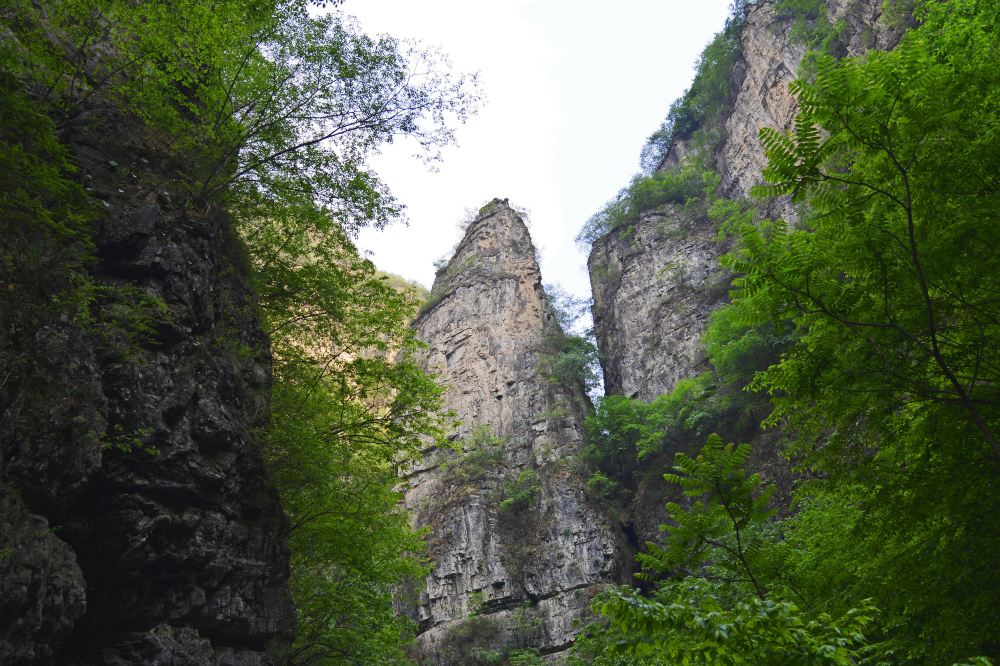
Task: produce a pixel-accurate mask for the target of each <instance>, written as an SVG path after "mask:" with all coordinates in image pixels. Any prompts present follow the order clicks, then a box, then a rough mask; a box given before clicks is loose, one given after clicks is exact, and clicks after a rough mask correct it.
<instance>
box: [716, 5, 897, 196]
mask: <svg viewBox="0 0 1000 666" xmlns="http://www.w3.org/2000/svg"><path fill="white" fill-rule="evenodd" d="M885 6H886V3H884V2H883V1H882V0H827V2H826V8H827V9H826V19H825V20H827V21H828V22H829V23H830V24H831V25H832V26H834V29H835V30H837V31H838V37H837V38H836V44H835V49H834V50H835V55H837V56H857V55H861V54H863V53H865V52H867V51H870V50H872V49H879V50H887V49H890V48H892V47H893V46H894V45H895V44H896V43H897V42H898V41H899V38H900V36H901V34H902V30H903V29H904V28H905V26H906V22H905V21H903V20H902V19H897V18H895V17H894V16H893V15H892V12H890V15H889V16H883V14H884V7H885ZM820 20H823V19H820ZM793 29H794V22H793V21H791V20H789V19H788V18H785V17H780V16H778V15H777V12H776V10H775V7H774V4H773V3H771V2H758V3H754V4H751V5H749V6H748V8H747V14H746V23H745V24H744V27H743V30H742V32H741V33H740V43H741V44H740V48H741V56H740V58H739V60H738V61H737V63H736V67H735V70H734V72H733V82H734V85H735V87H736V93H735V98H734V101H733V104H732V111H731V113H730V115H729V117H728V118H727V119H726V122H725V140H724V141H723V143H722V146H721V148H720V149H719V151H718V152H717V153H716V168H717V170H718V172H719V174H720V175H721V176H722V184H723V192H724V193H725V194H726V195H727V196H730V197H733V198H740V197H745V196H747V195H748V194H749V193H750V188H751V187H753V186H754V185H755V184H757V183H758V182H760V176H761V171H762V170H763V169H764V167H765V166H766V164H767V158H766V157H765V156H764V148H763V146H762V145H761V143H760V140H759V139H758V133H759V132H760V130H761V129H762V128H764V127H774V128H776V129H780V130H790V129H791V128H792V127H793V125H794V120H795V114H796V111H797V107H796V103H795V98H794V97H793V96H792V94H791V93H790V92H789V90H788V86H789V84H790V83H791V82H792V81H794V80H795V78H796V76H797V75H798V72H799V66H800V65H801V64H802V59H803V56H805V54H806V52H807V50H808V49H807V47H806V46H805V44H803V43H801V41H800V40H799V39H797V38H796V36H795V35H794V34H793ZM778 212H779V213H780V214H784V215H790V214H794V213H793V211H792V209H791V208H790V207H789V206H788V205H787V204H784V205H782V206H781V207H780V210H779V211H778Z"/></svg>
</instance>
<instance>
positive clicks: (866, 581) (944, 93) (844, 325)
mask: <svg viewBox="0 0 1000 666" xmlns="http://www.w3.org/2000/svg"><path fill="white" fill-rule="evenodd" d="M919 18H920V19H921V20H922V21H923V24H922V25H921V26H920V27H919V28H918V29H915V30H914V31H912V32H911V33H909V34H908V35H907V36H906V37H905V38H904V40H903V41H902V43H901V44H900V46H899V47H897V48H896V49H895V50H894V51H892V52H890V53H872V54H870V55H869V56H867V57H866V58H864V59H844V60H841V61H835V60H833V59H831V58H825V57H821V58H819V59H818V60H817V72H816V77H815V81H814V82H812V83H807V82H804V81H799V82H797V83H796V84H795V86H794V87H793V90H794V92H795V93H796V95H797V96H798V99H799V104H800V109H801V111H800V113H799V115H798V117H797V120H796V127H795V130H794V132H792V133H791V134H789V135H783V134H780V133H778V132H775V131H773V130H764V131H763V132H762V135H761V136H762V140H763V142H764V145H765V147H766V148H767V151H768V157H769V160H770V161H769V166H768V168H767V170H766V171H765V177H766V178H767V180H768V183H767V184H766V185H764V186H762V187H760V188H759V189H758V193H759V194H762V195H767V196H770V195H782V194H784V195H790V196H791V197H792V198H793V200H794V201H797V202H800V203H801V204H802V206H803V211H804V213H803V216H802V219H801V221H800V222H799V223H797V224H796V225H795V226H794V227H790V226H789V225H788V224H786V223H784V222H780V221H778V222H763V223H761V224H758V225H747V226H744V228H743V231H742V233H741V235H740V239H739V248H738V249H737V250H736V251H735V252H734V253H732V254H731V255H730V256H729V258H728V259H727V263H728V265H729V266H730V267H731V268H733V269H734V270H736V271H738V272H740V273H743V274H744V276H743V277H741V278H739V279H738V280H737V281H736V282H735V283H734V284H735V285H736V287H737V288H736V290H735V292H734V305H733V308H734V316H735V317H737V318H739V319H740V320H741V321H744V322H745V323H748V324H753V323H756V322H762V321H766V320H772V321H775V322H777V325H778V326H779V327H781V328H783V329H785V330H787V331H789V335H790V337H791V339H792V340H793V345H792V347H791V348H790V349H789V350H788V351H786V352H785V354H784V355H783V356H782V358H781V360H780V361H779V362H777V363H775V364H774V365H772V366H771V367H770V368H769V369H767V370H766V371H765V372H763V373H761V374H759V375H758V377H757V378H756V380H755V381H754V384H753V386H754V387H755V388H756V389H758V390H762V391H765V392H767V393H768V394H769V395H770V396H771V400H772V402H773V404H774V405H775V411H774V412H773V414H772V416H771V417H770V420H769V422H770V423H771V424H772V425H782V426H783V427H785V429H786V431H788V432H791V433H794V434H795V437H796V443H795V446H794V448H793V449H792V452H793V453H795V454H798V455H801V456H802V457H803V461H804V463H805V464H806V465H808V466H809V467H811V468H813V469H815V470H817V471H819V472H821V473H822V477H821V480H819V481H817V482H815V483H810V484H807V485H806V486H805V487H804V488H803V489H802V491H801V492H800V496H801V501H802V502H803V507H804V508H803V511H802V513H801V514H800V516H799V518H798V524H797V526H796V527H795V528H794V529H793V530H791V531H790V532H789V535H788V538H789V540H790V541H793V542H795V543H798V544H800V545H801V546H802V547H803V550H802V552H801V554H800V555H801V556H800V557H799V558H797V559H798V561H800V562H802V563H805V562H813V563H819V564H821V563H822V562H824V561H826V562H829V563H838V564H840V565H842V568H841V569H840V570H836V566H830V567H829V568H827V567H823V566H821V568H820V569H819V570H818V571H819V572H820V573H817V574H816V575H815V576H810V575H808V573H807V572H806V571H805V569H806V567H805V566H804V564H803V566H802V568H801V569H800V573H802V574H803V580H805V581H809V584H808V585H807V587H810V588H811V589H812V591H806V592H805V593H806V594H807V595H810V596H814V599H815V600H818V602H819V603H825V604H827V605H828V607H829V608H841V609H843V608H844V607H845V606H846V604H848V603H850V602H849V601H848V599H849V598H858V597H861V596H865V597H873V598H874V599H875V603H876V604H877V605H878V606H879V608H880V609H881V610H882V611H883V614H884V624H883V630H884V632H885V635H886V636H888V637H891V640H892V641H893V645H894V647H893V648H892V650H893V654H894V655H895V658H897V659H899V660H902V661H909V662H913V663H948V662H949V661H951V660H956V659H961V658H964V657H966V656H967V655H968V654H969V653H970V652H974V651H981V652H984V653H986V654H988V655H990V656H995V655H996V651H997V645H996V643H995V627H996V626H998V624H1000V616H998V614H997V608H996V604H995V590H996V589H997V588H998V587H1000V579H998V571H1000V566H998V560H997V557H996V553H997V552H1000V550H998V547H1000V529H998V528H997V524H996V521H994V520H991V519H990V518H989V516H994V515H996V512H997V510H998V509H1000V505H998V500H997V498H998V497H1000V473H998V472H1000V446H998V439H997V437H998V435H997V433H998V427H1000V365H998V364H997V355H996V350H997V349H998V348H1000V344H998V343H1000V325H998V324H1000V300H998V298H997V297H998V291H997V288H996V282H995V280H992V279H990V278H989V276H992V275H994V274H996V271H997V269H998V268H1000V266H998V262H1000V259H998V255H997V253H996V251H995V247H994V243H993V240H992V239H994V238H995V237H996V235H997V232H998V230H1000V188H998V183H997V174H998V173H1000V140H998V137H1000V112H998V109H1000V104H998V102H1000V72H998V71H997V68H996V67H995V64H994V58H993V53H994V51H995V46H994V45H995V44H996V43H997V40H998V38H1000V10H998V9H997V7H996V6H994V5H993V4H989V3H979V2H973V1H970V0H956V1H954V2H949V3H940V4H939V3H928V4H927V5H926V6H925V7H924V8H923V10H922V12H921V13H920V14H919ZM824 572H828V573H829V576H830V577H831V579H832V580H836V581H838V583H837V584H836V585H834V586H830V585H828V584H826V583H824V582H823V581H822V580H819V578H822V577H823V576H824V575H827V574H826V573H824Z"/></svg>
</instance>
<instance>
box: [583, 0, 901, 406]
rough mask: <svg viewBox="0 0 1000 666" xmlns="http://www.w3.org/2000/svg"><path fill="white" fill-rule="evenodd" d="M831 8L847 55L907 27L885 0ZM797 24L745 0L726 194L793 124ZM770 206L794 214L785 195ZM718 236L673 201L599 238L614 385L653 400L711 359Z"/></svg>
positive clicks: (723, 162)
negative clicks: (708, 330) (765, 142)
mask: <svg viewBox="0 0 1000 666" xmlns="http://www.w3.org/2000/svg"><path fill="white" fill-rule="evenodd" d="M827 7H828V13H827V16H828V19H829V21H830V22H831V23H833V24H840V26H841V28H840V38H839V45H840V46H839V49H840V53H839V55H859V54H862V53H865V52H866V51H868V50H871V49H872V48H878V49H886V48H891V47H892V46H893V45H895V44H896V42H897V41H898V40H899V37H900V35H901V28H900V27H897V26H896V25H895V24H893V25H889V24H888V23H889V22H891V21H887V20H883V16H882V11H883V10H882V1H881V0H828V2H827ZM791 30H792V25H791V22H790V21H789V20H782V19H779V18H778V17H777V16H776V15H775V10H774V5H773V4H772V3H769V2H759V3H755V4H752V5H750V6H749V7H748V8H747V15H746V23H745V25H744V27H743V30H742V32H741V35H740V39H741V52H742V53H741V57H740V58H739V59H738V60H737V62H736V65H735V69H734V73H733V77H734V81H733V85H734V88H735V97H734V101H733V104H732V109H731V112H730V114H729V116H728V118H727V119H726V121H725V133H724V139H723V141H722V143H721V145H720V147H719V149H718V151H717V152H716V154H715V163H716V170H717V171H718V172H719V173H720V175H721V176H722V187H723V191H724V193H725V194H726V195H727V196H730V197H733V198H744V197H746V196H747V195H748V194H749V192H750V188H751V187H752V186H753V185H755V184H757V183H758V182H760V180H761V171H762V170H763V168H764V166H765V165H766V163H767V159H766V157H765V155H764V148H763V146H762V145H761V143H760V140H759V138H758V133H759V132H760V130H761V129H762V128H764V127H774V128H777V129H779V130H782V131H787V130H790V129H791V128H792V127H793V124H794V119H795V113H796V104H795V99H794V97H793V96H792V95H791V93H790V92H789V90H788V86H789V84H790V83H791V82H792V81H793V80H794V79H795V77H796V73H797V72H798V70H799V66H800V64H801V63H802V59H803V56H804V55H805V53H806V47H805V46H804V45H802V44H799V43H796V42H795V40H794V39H793V38H792V36H791V34H790V33H791ZM687 151H688V147H687V145H686V144H685V143H683V142H679V143H678V145H676V146H675V147H674V149H673V150H672V151H671V153H670V154H669V155H668V156H667V159H666V161H665V162H664V165H663V167H662V168H671V167H673V166H676V165H677V164H678V163H679V162H680V161H683V159H684V158H685V155H686V154H687ZM772 212H776V213H778V214H782V215H786V216H791V215H794V211H793V210H792V209H791V207H790V206H789V205H788V204H787V203H781V204H779V205H778V206H777V207H776V210H774V211H772ZM714 235H715V230H714V229H713V228H712V226H711V223H710V222H708V221H707V220H706V219H705V217H704V214H703V212H702V211H700V210H695V212H694V213H693V214H692V213H690V212H688V211H684V210H682V209H680V208H679V207H671V206H666V207H661V208H658V209H656V210H652V211H646V212H644V213H643V214H642V216H641V221H640V222H639V223H638V224H636V225H634V226H632V227H627V228H622V229H616V230H614V231H612V232H611V233H610V234H608V235H606V236H605V237H603V238H601V239H600V240H598V241H597V242H596V243H594V246H593V249H592V253H591V257H590V260H589V267H590V276H591V285H592V288H593V292H594V320H595V328H596V333H597V338H598V342H599V345H600V349H601V355H602V358H603V361H604V370H605V388H606V390H607V392H608V393H616V394H624V395H629V396H634V397H638V398H641V399H643V400H650V399H652V398H654V397H656V396H657V395H659V394H660V393H664V392H667V391H669V390H670V389H671V388H672V387H673V385H674V384H675V383H676V382H677V380H678V379H680V378H682V377H687V376H690V375H692V374H695V373H697V372H698V370H699V367H700V364H701V363H702V362H703V360H704V358H703V354H702V352H701V351H700V343H699V338H700V336H701V334H702V333H703V332H704V328H705V324H706V322H707V317H708V315H709V314H710V313H711V311H712V310H713V309H715V308H716V307H717V306H718V305H720V304H721V303H722V302H723V301H724V300H725V299H724V295H725V291H726V289H725V285H724V284H720V280H722V279H724V275H723V274H722V273H721V272H720V269H719V267H718V262H717V258H718V257H719V256H720V255H721V254H722V253H723V252H724V251H725V248H724V247H723V245H722V244H721V242H720V241H717V240H715V239H714Z"/></svg>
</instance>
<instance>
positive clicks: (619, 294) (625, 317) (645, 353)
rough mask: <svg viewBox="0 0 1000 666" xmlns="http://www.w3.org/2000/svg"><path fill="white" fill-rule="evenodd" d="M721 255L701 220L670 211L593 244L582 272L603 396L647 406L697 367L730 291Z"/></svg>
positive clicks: (708, 226)
mask: <svg viewBox="0 0 1000 666" xmlns="http://www.w3.org/2000/svg"><path fill="white" fill-rule="evenodd" d="M723 250H724V245H723V244H722V243H720V242H719V241H717V240H716V238H715V228H714V225H713V224H712V223H711V221H710V220H709V219H708V217H707V216H706V215H704V214H692V212H691V211H689V210H684V209H683V207H681V206H677V205H672V204H668V205H665V206H661V207H659V208H656V209H654V210H650V211H646V212H645V213H643V215H642V217H641V218H640V221H639V222H638V223H637V224H635V225H633V226H630V227H628V228H623V229H616V230H615V231H612V232H611V233H610V234H607V235H606V236H604V237H602V238H600V239H599V240H598V241H597V242H596V243H594V246H593V249H592V250H591V253H590V259H589V262H588V265H589V269H590V279H591V288H592V290H593V294H594V308H593V312H594V328H595V331H596V333H597V341H598V347H599V349H600V354H601V362H602V364H603V368H604V386H605V391H606V392H607V393H608V394H614V395H626V396H629V397H633V398H639V399H640V400H646V401H648V400H652V399H653V398H655V397H656V396H658V395H660V394H661V393H666V392H668V391H670V389H671V388H673V386H674V384H676V383H677V380H678V379H681V378H683V377H688V376H690V375H691V374H693V373H695V372H698V370H699V369H700V368H701V367H702V365H703V364H704V362H705V355H704V352H703V351H702V348H701V344H700V342H699V339H700V337H701V333H702V332H703V331H704V330H705V325H706V322H707V319H708V316H709V315H710V314H711V313H712V311H713V310H715V309H716V308H717V307H719V305H720V304H721V303H722V302H723V301H724V300H725V297H726V292H727V291H728V288H729V279H730V275H729V274H728V272H727V271H725V270H723V269H722V267H721V266H719V264H718V258H719V255H720V254H721V253H722V252H723Z"/></svg>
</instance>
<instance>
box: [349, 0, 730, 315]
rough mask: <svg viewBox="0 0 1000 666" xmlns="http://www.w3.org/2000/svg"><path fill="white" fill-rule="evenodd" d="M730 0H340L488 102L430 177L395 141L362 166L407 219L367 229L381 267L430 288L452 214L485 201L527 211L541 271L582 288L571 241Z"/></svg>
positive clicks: (364, 242) (451, 232) (371, 27)
mask: <svg viewBox="0 0 1000 666" xmlns="http://www.w3.org/2000/svg"><path fill="white" fill-rule="evenodd" d="M729 1H730V0H660V1H659V2H657V1H656V0H617V2H613V1H608V0H603V1H600V2H598V1H597V0H577V1H575V2H570V1H569V0H507V1H506V2H482V1H480V2H474V1H470V0H425V1H424V2H414V0H347V2H345V4H344V5H343V10H344V11H345V12H346V13H348V14H353V15H354V16H356V17H357V18H358V20H359V22H360V24H361V26H362V28H363V29H364V30H365V31H366V32H369V33H381V32H385V33H389V34H391V35H393V36H394V37H398V38H412V39H417V40H419V41H421V42H422V43H423V44H424V45H426V46H440V47H442V49H443V50H444V51H445V52H446V53H447V54H448V55H449V56H450V58H451V60H452V63H453V65H454V69H455V70H456V71H458V72H462V71H465V72H470V71H479V72H480V77H481V80H482V85H483V88H484V90H485V96H486V103H485V104H484V105H483V108H482V109H481V110H480V112H479V114H478V115H476V116H473V117H472V118H471V119H470V120H469V122H468V123H467V124H466V125H464V126H461V127H459V128H458V131H457V137H458V146H452V147H449V148H448V149H446V150H445V152H444V161H443V163H441V164H440V165H439V170H438V171H437V172H431V171H429V170H428V169H427V167H426V166H425V165H424V164H423V163H421V162H420V161H419V160H416V159H414V158H413V153H414V147H413V146H412V145H407V144H406V143H402V142H401V143H396V144H393V145H392V146H389V147H388V149H387V150H386V151H385V152H384V153H383V155H381V156H379V157H378V158H376V159H375V160H374V161H373V163H372V166H373V167H374V168H375V170H376V171H377V172H378V173H379V174H380V175H381V177H382V178H383V180H384V181H385V182H386V183H387V184H388V186H389V188H390V189H391V190H392V192H393V193H394V194H395V196H396V197H397V198H398V199H399V200H400V202H402V203H403V204H404V205H405V206H406V207H407V216H408V218H409V226H407V227H404V226H402V225H393V226H390V227H389V228H387V229H385V230H384V231H375V230H365V231H363V232H362V233H361V236H360V238H359V245H360V246H361V247H362V248H364V249H366V250H369V251H371V253H372V258H373V260H374V261H375V263H376V264H377V265H378V267H379V268H381V269H382V270H385V271H390V272H392V273H397V274H399V275H402V276H403V277H406V278H408V279H411V280H416V281H417V282H420V283H421V284H423V285H424V286H427V287H430V285H431V282H432V281H433V279H434V268H433V266H432V263H433V261H434V260H435V259H437V258H438V257H441V256H445V255H450V253H451V250H452V247H453V246H454V245H455V243H457V242H458V240H459V239H460V231H459V226H458V225H459V222H460V221H461V220H462V219H463V218H464V217H466V214H467V211H468V210H470V209H475V210H478V208H479V207H480V206H481V205H482V204H483V203H485V202H486V201H488V200H490V199H492V198H493V197H500V198H509V199H510V203H511V205H512V206H515V207H517V208H522V209H527V210H528V213H529V221H528V223H529V228H530V229H531V234H532V237H533V240H534V242H535V246H536V247H538V248H539V250H540V252H541V255H542V279H543V280H544V281H545V282H546V283H549V282H555V283H559V284H561V285H562V286H563V287H564V288H566V289H567V290H568V291H570V292H572V293H575V294H576V295H580V296H583V295H589V292H590V285H589V282H588V279H587V276H586V269H585V264H586V256H585V255H584V253H583V251H582V250H581V249H580V248H578V247H577V246H576V243H575V242H574V240H573V239H574V237H575V236H576V234H577V232H578V231H579V230H580V228H581V226H582V225H583V223H584V222H585V221H586V220H587V218H589V217H590V215H592V214H593V213H594V212H595V211H597V210H598V209H600V207H601V206H602V205H603V204H604V203H605V202H606V201H608V200H609V199H610V198H611V197H612V196H614V194H615V193H616V192H617V191H618V190H619V189H620V188H621V187H623V186H624V185H625V184H626V183H627V182H628V179H629V178H630V177H631V175H632V174H633V173H635V172H637V171H638V169H639V150H640V149H641V148H642V145H643V143H644V141H645V139H646V137H647V136H648V135H649V134H650V133H652V132H653V130H655V129H656V128H657V127H658V126H659V124H660V122H661V121H662V120H663V118H664V117H665V116H666V114H667V110H668V109H669V107H670V103H671V102H672V101H673V100H674V99H676V98H677V97H679V96H680V95H681V94H682V93H683V91H684V89H685V88H687V87H688V85H689V84H690V82H691V78H692V76H693V73H694V69H693V68H694V62H695V59H696V58H697V56H698V54H699V53H700V52H701V49H702V48H703V47H704V46H705V44H707V43H708V41H709V39H711V37H712V35H713V34H714V33H715V32H717V31H719V30H721V29H722V26H723V22H724V21H725V17H726V15H727V11H728V5H729Z"/></svg>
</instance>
